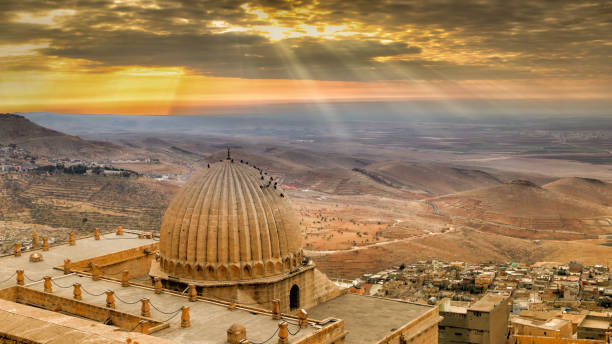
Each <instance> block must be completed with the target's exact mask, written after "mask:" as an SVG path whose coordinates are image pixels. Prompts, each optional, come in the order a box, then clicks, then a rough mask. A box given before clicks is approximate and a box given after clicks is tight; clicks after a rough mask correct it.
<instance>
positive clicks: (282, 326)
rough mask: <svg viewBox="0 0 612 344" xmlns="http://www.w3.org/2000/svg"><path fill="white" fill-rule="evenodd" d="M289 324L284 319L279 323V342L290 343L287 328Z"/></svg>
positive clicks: (279, 343)
mask: <svg viewBox="0 0 612 344" xmlns="http://www.w3.org/2000/svg"><path fill="white" fill-rule="evenodd" d="M288 326H289V324H287V323H286V322H284V321H281V322H280V323H278V344H287V343H289V330H288V329H287V327H288Z"/></svg>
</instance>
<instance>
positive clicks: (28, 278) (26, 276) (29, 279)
mask: <svg viewBox="0 0 612 344" xmlns="http://www.w3.org/2000/svg"><path fill="white" fill-rule="evenodd" d="M23 276H24V277H25V278H26V279H27V280H28V281H30V282H40V281H42V280H44V278H41V279H39V280H33V279H31V278H30V277H28V275H26V274H23Z"/></svg>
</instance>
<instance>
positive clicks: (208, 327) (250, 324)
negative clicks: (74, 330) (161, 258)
mask: <svg viewBox="0 0 612 344" xmlns="http://www.w3.org/2000/svg"><path fill="white" fill-rule="evenodd" d="M54 281H55V283H54V284H53V295H57V296H61V297H65V298H72V292H73V288H72V284H73V283H80V284H81V286H82V287H81V288H82V289H83V301H85V302H88V303H91V304H94V305H97V306H100V307H104V306H105V303H106V296H105V295H100V296H92V295H90V294H94V295H96V294H101V293H103V292H104V291H106V290H113V291H114V292H115V304H116V309H117V310H118V311H122V312H126V313H131V314H135V315H139V314H140V307H141V303H140V302H139V300H140V299H142V298H148V299H149V300H150V303H151V304H152V305H153V306H155V307H157V308H158V309H159V310H158V309H156V308H155V307H153V306H152V307H151V318H153V319H155V320H159V321H163V322H165V321H166V320H167V319H170V318H171V320H170V321H169V324H170V327H169V328H167V329H164V330H161V331H159V332H155V333H152V334H151V335H152V336H154V337H159V338H165V339H169V340H172V341H175V342H178V343H185V344H190V343H207V344H224V343H226V336H227V333H226V331H227V329H228V328H229V327H230V326H231V325H232V324H234V323H239V324H241V325H243V326H244V327H245V328H246V333H247V339H249V340H250V341H251V342H263V341H265V340H266V339H268V338H270V337H271V336H272V335H273V334H274V333H275V332H276V329H277V328H278V323H279V320H274V319H273V318H272V317H271V316H270V315H268V314H258V313H256V312H255V311H251V310H245V309H240V307H238V308H237V309H235V310H229V309H228V307H227V305H225V304H222V303H215V302H209V301H202V300H198V301H196V302H190V301H189V299H188V298H187V297H186V296H181V295H177V294H175V293H167V292H163V293H162V294H155V293H154V292H153V290H152V289H149V288H143V287H139V286H130V287H121V284H120V283H119V282H115V281H110V280H99V281H93V280H92V279H91V278H90V277H89V276H79V275H78V274H70V275H66V276H62V277H59V278H56V279H54ZM60 286H63V287H66V288H62V287H60ZM26 287H28V288H31V289H35V290H39V291H42V290H43V283H42V282H36V283H31V284H29V285H26ZM121 300H123V301H125V302H123V301H121ZM126 302H127V303H126ZM182 306H188V307H190V315H191V327H188V328H181V317H180V312H179V313H178V314H177V313H175V312H176V311H177V310H178V309H180V308H181V307H182ZM160 311H161V312H160ZM165 313H171V314H165ZM286 321H287V322H288V323H289V331H291V332H292V333H295V331H297V329H298V326H297V321H294V320H293V319H286ZM316 330H317V328H315V327H313V326H312V325H311V326H308V327H307V328H305V329H302V330H301V331H299V333H298V334H297V335H295V336H291V335H290V340H291V341H297V340H299V339H302V338H305V337H307V336H309V335H311V334H313V333H314V332H315V331H316ZM276 340H277V338H274V339H273V341H274V342H276Z"/></svg>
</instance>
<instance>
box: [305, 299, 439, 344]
mask: <svg viewBox="0 0 612 344" xmlns="http://www.w3.org/2000/svg"><path fill="white" fill-rule="evenodd" d="M430 310H432V307H431V306H428V305H420V304H415V303H410V302H405V301H399V300H390V299H383V298H378V297H370V296H361V295H356V294H350V293H349V294H344V295H342V296H338V297H336V298H335V299H332V300H330V301H327V302H325V303H323V304H320V305H318V306H315V307H314V308H312V309H310V310H308V317H311V318H314V319H324V318H327V317H335V318H338V319H342V320H344V329H345V330H346V331H347V332H348V334H347V336H346V343H347V344H348V343H350V344H354V343H358V344H362V343H363V344H365V343H376V342H378V341H379V340H380V339H382V338H384V337H385V336H386V335H388V334H389V333H391V332H393V331H395V330H397V329H398V328H400V327H402V326H403V325H405V324H406V323H408V322H410V321H412V320H414V319H416V318H418V317H419V316H421V315H423V314H425V313H426V312H428V311H430Z"/></svg>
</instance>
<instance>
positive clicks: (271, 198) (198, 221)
mask: <svg viewBox="0 0 612 344" xmlns="http://www.w3.org/2000/svg"><path fill="white" fill-rule="evenodd" d="M302 257H303V253H302V249H301V236H300V232H299V227H298V222H297V217H296V215H295V213H294V211H293V209H292V208H291V206H290V205H289V204H288V202H287V200H286V199H285V198H284V197H283V195H282V194H281V191H280V190H277V189H276V188H275V186H274V182H273V181H271V179H270V178H269V177H268V176H267V175H264V174H263V173H262V172H261V170H259V169H256V168H255V167H253V166H251V165H248V163H242V162H237V161H236V162H234V161H233V160H229V159H228V160H224V161H222V162H218V163H215V164H211V165H209V167H208V168H206V169H205V170H203V171H202V172H200V173H197V174H195V175H194V176H193V177H192V178H190V179H189V181H188V182H187V183H186V184H185V186H184V187H183V188H182V189H181V190H180V191H179V192H178V194H177V195H176V196H175V197H174V199H172V201H171V202H170V205H169V207H168V209H167V210H166V213H165V215H164V217H163V220H162V226H161V233H160V265H161V268H162V270H163V271H164V272H165V273H166V274H168V275H169V276H173V277H177V278H180V279H191V280H203V281H233V280H234V281H238V280H249V279H257V278H263V277H268V276H274V275H280V274H283V273H287V272H289V271H291V270H293V269H294V268H296V267H298V266H299V265H301V262H302Z"/></svg>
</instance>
